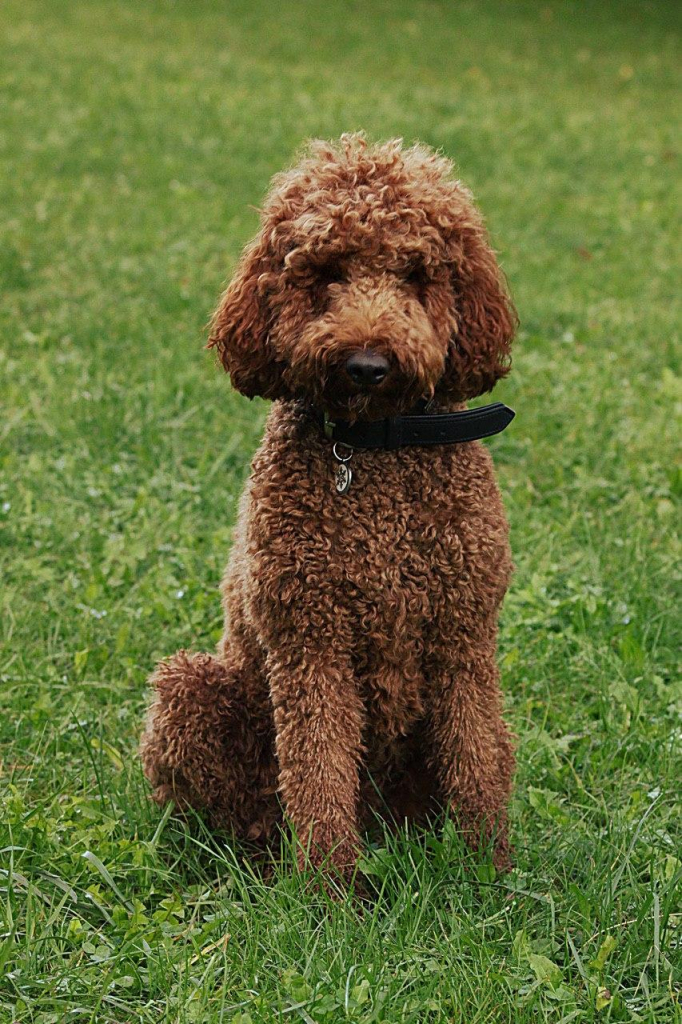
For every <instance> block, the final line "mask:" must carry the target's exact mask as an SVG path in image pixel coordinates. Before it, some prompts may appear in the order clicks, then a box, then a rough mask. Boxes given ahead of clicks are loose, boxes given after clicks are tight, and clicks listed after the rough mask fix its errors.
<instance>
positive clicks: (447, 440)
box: [322, 402, 515, 450]
mask: <svg viewBox="0 0 682 1024" xmlns="http://www.w3.org/2000/svg"><path fill="white" fill-rule="evenodd" d="M514 416H515V413H514V410H513V409H510V408H509V407H508V406H506V405H504V404H503V403H502V402H493V403H492V404H491V405H482V406H479V407H478V408H477V409H465V410H463V411H462V412H446V413H432V414H429V413H425V414H419V415H409V416H391V417H389V418H388V419H385V420H372V421H368V422H360V421H357V422H356V423H347V422H345V421H344V420H334V421H332V420H330V419H329V417H328V416H327V415H324V417H323V418H322V427H323V430H324V433H325V435H326V436H327V437H328V438H329V439H330V440H332V441H338V442H339V444H346V445H349V447H351V448H384V449H388V450H392V449H394V448H402V447H403V446H404V445H429V444H460V443H461V442H462V441H477V440H479V439H480V438H482V437H491V436H492V435H493V434H499V433H500V432H501V431H503V430H504V428H505V427H507V426H509V424H510V423H511V421H512V420H513V419H514Z"/></svg>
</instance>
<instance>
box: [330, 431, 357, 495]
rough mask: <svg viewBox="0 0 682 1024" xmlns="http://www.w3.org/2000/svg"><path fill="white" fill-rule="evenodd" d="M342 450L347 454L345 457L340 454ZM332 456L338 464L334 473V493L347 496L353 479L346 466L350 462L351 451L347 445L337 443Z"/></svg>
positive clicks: (349, 469)
mask: <svg viewBox="0 0 682 1024" xmlns="http://www.w3.org/2000/svg"><path fill="white" fill-rule="evenodd" d="M342 448H343V449H344V450H345V451H346V452H347V454H346V455H343V454H342V453H341V449H342ZM332 454H333V456H334V458H335V459H336V461H337V462H338V466H337V467H336V469H335V471H334V483H335V484H336V492H337V494H347V493H348V491H349V490H350V485H351V481H352V479H353V471H352V470H351V468H350V466H349V465H348V463H349V462H350V460H351V459H352V458H353V449H352V448H351V446H350V445H349V444H340V443H339V442H338V441H337V442H336V443H335V444H334V447H333V448H332Z"/></svg>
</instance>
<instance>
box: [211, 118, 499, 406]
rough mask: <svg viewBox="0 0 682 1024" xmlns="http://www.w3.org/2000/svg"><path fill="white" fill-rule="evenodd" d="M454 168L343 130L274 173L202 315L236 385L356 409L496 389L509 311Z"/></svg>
mask: <svg viewBox="0 0 682 1024" xmlns="http://www.w3.org/2000/svg"><path fill="white" fill-rule="evenodd" d="M451 172H452V168H451V165H450V164H449V163H448V161H446V160H444V159H443V158H441V157H438V156H436V155H435V154H433V153H431V152H430V151H429V150H426V149H425V148H422V147H413V148H412V149H408V150H403V149H402V148H401V146H400V143H399V142H390V143H386V144H384V145H381V146H376V147H369V146H368V145H367V144H366V143H365V141H364V139H363V138H362V137H359V136H344V137H342V139H341V141H340V142H339V143H338V144H336V145H330V144H327V143H313V144H312V146H311V152H310V155H309V156H307V157H306V158H305V159H304V160H303V161H302V162H301V163H300V164H299V165H298V166H297V167H296V168H295V169H294V170H292V171H288V172H286V173H284V174H281V175H278V176H276V177H275V179H274V181H273V185H272V188H271V191H270V193H269V196H268V198H267V201H266V203H265V206H264V210H263V222H262V227H261V230H260V233H259V234H258V236H257V237H256V238H255V239H254V241H253V242H252V243H251V245H250V246H249V247H247V249H246V250H245V252H244V254H243V256H242V259H241V262H240V264H239V266H238V268H237V271H236V273H235V276H234V278H233V280H232V282H231V284H230V286H229V287H228V289H227V291H226V292H225V294H224V296H223V298H222V301H221V304H220V306H219V308H218V310H217V312H216V314H215V317H214V319H213V323H212V329H211V340H210V344H211V345H212V346H215V347H216V348H217V350H218V353H219V355H220V357H221V359H222V362H223V365H224V366H225V369H226V370H227V371H228V372H229V373H230V376H231V378H232V382H233V384H234V386H235V387H236V388H237V389H238V390H240V391H242V392H243V393H244V394H246V395H249V396H253V395H257V394H258V395H262V396H264V397H266V398H297V397H301V398H305V399H307V400H309V401H310V402H311V403H312V404H313V405H314V406H316V407H317V408H318V409H323V410H326V411H327V412H329V413H331V414H333V415H336V416H341V417H344V418H346V419H350V420H354V419H376V418H379V417H381V416H386V415H391V414H395V413H397V412H402V411H407V410H409V409H410V408H412V407H413V406H414V404H415V402H416V401H417V400H418V399H419V398H421V397H426V398H431V397H432V396H434V395H436V397H438V398H440V399H445V400H454V401H461V400H465V399H467V398H471V397H473V396H475V395H478V394H481V393H482V392H484V391H488V390H490V389H491V388H492V387H493V385H494V383H495V381H496V380H497V379H498V378H499V377H501V376H502V375H504V373H506V372H507V369H508V356H509V348H510V345H511V340H512V336H513V333H514V327H515V322H516V321H515V314H514V310H513V307H512V305H511V302H510V300H509V299H508V297H507V295H506V293H505V291H504V287H503V285H502V282H501V278H500V273H499V270H498V267H497V263H496V261H495V257H494V254H493V252H492V250H491V249H490V246H489V243H488V240H487V236H486V233H485V229H484V227H483V225H482V222H481V219H480V217H479V215H478V213H477V212H476V210H475V208H474V207H473V205H472V201H471V197H470V195H469V193H468V192H467V190H466V189H465V188H464V187H463V186H462V185H461V184H460V183H459V182H456V181H454V180H453V179H452V176H451Z"/></svg>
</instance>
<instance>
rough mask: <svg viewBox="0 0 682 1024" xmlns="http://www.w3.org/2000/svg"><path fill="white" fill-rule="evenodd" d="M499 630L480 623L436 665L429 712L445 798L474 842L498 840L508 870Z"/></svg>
mask: <svg viewBox="0 0 682 1024" xmlns="http://www.w3.org/2000/svg"><path fill="white" fill-rule="evenodd" d="M495 634H496V626H495V623H494V622H487V623H481V624H480V628H479V629H478V630H477V631H476V633H475V635H474V634H473V633H470V634H469V635H468V636H466V637H460V638H459V642H456V643H455V644H453V645H452V649H451V652H450V653H449V654H448V655H447V656H445V657H443V656H442V653H441V656H440V657H439V658H438V660H437V661H435V662H434V663H433V664H432V665H431V666H430V671H429V676H430V682H431V684H432V704H431V714H430V718H431V740H432V750H433V754H434V757H435V763H436V769H437V772H438V776H439V780H440V784H441V788H442V792H443V796H444V799H445V801H446V803H447V804H448V806H449V807H450V809H451V810H452V812H453V813H454V814H455V815H456V817H457V819H458V821H459V823H460V825H461V826H462V828H463V830H464V834H465V836H466V838H467V840H468V841H469V843H470V844H471V845H472V846H474V847H477V846H479V844H480V842H481V840H483V841H485V840H487V839H490V840H492V841H493V844H494V847H493V859H494V862H495V864H496V866H497V867H498V868H501V869H505V868H507V867H509V843H508V839H507V802H508V800H509V795H510V792H511V784H512V775H513V771H514V752H513V747H512V742H511V737H510V734H509V730H508V729H507V726H506V723H505V722H504V719H503V717H502V695H501V693H500V687H499V671H498V668H497V664H496V661H495ZM444 649H445V648H444Z"/></svg>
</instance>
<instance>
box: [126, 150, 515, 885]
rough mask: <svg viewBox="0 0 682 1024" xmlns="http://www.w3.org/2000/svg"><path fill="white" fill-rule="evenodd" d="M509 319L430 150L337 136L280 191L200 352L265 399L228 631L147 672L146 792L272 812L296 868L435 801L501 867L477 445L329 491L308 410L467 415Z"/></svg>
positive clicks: (234, 819)
mask: <svg viewBox="0 0 682 1024" xmlns="http://www.w3.org/2000/svg"><path fill="white" fill-rule="evenodd" d="M515 326H516V316H515V313H514V309H513V306H512V304H511V302H510V299H509V298H508V296H507V294H506V292H505V289H504V286H503V283H502V280H501V275H500V271H499V269H498V266H497V263H496V260H495V257H494V255H493V252H492V250H491V248H490V245H489V242H488V239H487V235H486V232H485V229H484V227H483V224H482V221H481V218H480V216H479V214H478V213H477V212H476V210H475V208H474V206H473V204H472V199H471V195H470V194H469V192H468V191H467V190H466V188H464V187H463V186H462V184H461V183H460V182H458V181H455V180H454V179H453V176H452V167H451V165H450V163H449V162H448V161H447V160H446V159H444V158H442V157H440V156H438V155H436V154H434V153H433V152H431V151H430V150H428V149H427V148H426V147H422V146H414V147H412V148H409V149H404V148H403V147H402V145H401V143H400V141H391V142H388V143H385V144H382V145H377V146H370V145H369V144H368V143H367V142H366V141H365V140H364V138H363V137H362V136H361V135H347V136H343V137H342V138H341V140H340V141H339V142H338V143H333V144H332V143H326V142H314V143H312V144H311V145H310V148H309V150H308V151H307V153H306V155H305V156H304V157H303V159H302V160H301V162H300V163H299V164H298V165H297V166H296V167H295V168H294V169H293V170H289V171H286V172H284V173H282V174H280V175H278V176H276V177H275V179H274V181H273V184H272V187H271V190H270V192H269V195H268V197H267V199H266V202H265V204H264V208H263V211H262V226H261V229H260V231H259V233H258V235H257V236H256V238H255V239H254V240H253V241H252V242H251V244H250V245H249V246H248V247H247V249H246V250H245V252H244V254H243V255H242V258H241V261H240V263H239V265H238V267H237V270H236V272H235V275H234V277H233V279H232V282H231V284H230V285H229V287H228V289H227V291H226V292H225V294H224V295H223V297H222V300H221V303H220V306H219V308H218V310H217V312H216V314H215V316H214V319H213V323H212V330H211V339H210V344H211V346H213V347H215V348H216V350H217V352H218V354H219V356H220V359H221V360H222V363H223V365H224V367H225V369H226V370H227V371H228V373H229V374H230V376H231V378H232V383H233V385H234V386H235V388H237V389H238V390H239V391H241V392H242V393H243V394H245V395H248V396H249V397H251V396H254V395H261V396H264V397H266V398H269V399H273V400H275V401H274V404H273V406H272V409H271V411H270V414H269V417H268V421H267V426H266V429H265V437H264V439H263V443H262V444H261V446H260V448H259V450H258V452H257V454H256V456H255V458H254V461H253V467H252V474H251V477H250V480H249V483H248V485H247V487H246V489H245V492H244V494H243V496H242V500H241V505H240V511H239V518H238V524H237V527H236V532H235V541H234V547H233V550H232V554H231V558H230V562H229V565H228V568H227V572H226V574H225V578H224V582H223V585H222V592H223V603H224V610H225V631H224V636H223V639H222V640H221V642H220V644H219V646H218V650H217V652H216V654H213V655H212V654H191V653H188V652H186V651H180V652H179V653H178V654H176V655H175V656H174V657H172V658H170V659H169V660H167V661H164V662H162V663H161V664H160V665H159V666H158V667H157V669H156V672H155V674H154V676H153V678H152V682H153V686H154V688H155V696H154V699H153V702H152V705H151V709H150V711H149V717H148V721H147V726H146V732H145V734H144V736H143V739H142V760H143V764H144V769H145V772H146V774H147V776H148V778H149V780H150V781H151V784H152V786H153V788H154V796H155V799H156V800H157V801H159V802H160V803H161V802H164V801H169V800H173V801H175V802H176V804H177V805H178V806H179V807H182V806H183V805H187V804H189V805H191V806H193V807H195V808H200V809H202V810H204V811H205V813H206V814H207V816H208V818H209V821H210V822H211V823H212V824H213V825H214V826H217V827H221V828H228V829H229V830H231V831H233V832H234V833H235V834H236V835H238V836H241V837H244V838H248V839H252V840H267V839H268V837H271V836H273V835H275V834H276V833H277V826H278V824H280V823H281V822H282V821H283V820H284V817H285V816H286V818H288V820H289V821H290V823H291V824H292V826H293V828H294V829H295V832H296V834H297V836H298V838H299V841H300V844H301V854H300V856H301V863H302V864H304V863H307V862H308V861H310V862H312V864H313V865H314V866H321V865H325V864H326V865H328V866H330V867H331V868H332V869H333V870H335V871H338V872H340V873H341V874H343V875H346V876H347V875H348V874H349V873H350V872H351V871H352V869H353V865H354V864H355V862H356V858H357V855H358V851H359V850H360V848H361V840H360V835H361V832H362V829H363V827H364V826H365V825H366V824H368V822H369V820H370V819H371V818H372V817H374V816H375V812H377V811H379V812H380V813H384V814H385V815H386V817H387V818H388V819H389V820H394V821H395V820H397V821H402V820H404V819H405V818H408V819H411V820H414V819H417V820H424V819H425V818H427V817H428V816H429V815H430V813H431V812H433V811H434V809H435V810H437V809H438V808H439V807H446V808H449V809H451V811H452V813H453V814H454V815H455V816H456V819H457V821H458V822H459V824H460V825H461V827H462V829H463V831H464V832H465V834H466V835H467V837H468V838H469V840H470V842H471V843H472V844H473V845H474V846H475V845H476V844H477V843H479V842H480V841H481V839H486V840H491V841H492V842H493V843H494V855H495V861H496V863H497V865H498V866H500V867H504V866H505V865H506V864H507V862H508V843H507V832H506V805H507V801H508V798H509V793H510V787H511V778H512V773H513V768H514V756H513V751H512V744H511V741H510V734H509V732H508V730H507V727H506V725H505V724H504V721H503V718H502V708H501V695H500V690H499V677H498V669H497V666H496V663H495V649H496V633H497V615H498V609H499V607H500V602H501V601H502V598H503V596H504V593H505V590H506V588H507V584H508V581H509V577H510V572H511V560H510V553H509V546H508V538H507V534H508V529H507V524H506V520H505V516H504V512H503V508H502V504H501V500H500V496H499V493H498V490H497V487H496V484H495V480H494V475H493V466H492V461H491V458H490V455H489V454H488V451H487V450H486V449H485V447H484V446H482V445H481V444H479V443H478V442H477V441H473V442H467V443H462V444H443V445H433V446H430V447H419V446H411V447H400V448H397V449H395V450H386V449H377V450H360V449H357V450H355V452H354V453H353V459H352V474H353V476H352V484H351V486H350V489H349V490H348V491H347V493H342V494H339V493H338V492H337V489H336V488H335V485H334V481H335V476H334V473H335V469H338V463H337V462H335V458H334V454H333V452H332V447H333V442H332V441H330V440H329V439H328V437H327V436H325V433H324V430H323V428H322V426H321V424H320V415H321V414H322V413H326V414H327V416H328V417H342V418H343V419H344V420H345V421H347V422H350V423H351V424H353V423H356V424H357V423H358V422H360V423H361V424H362V423H366V422H367V421H375V420H378V419H380V418H382V417H388V416H394V415H396V414H397V413H409V412H410V410H413V409H414V407H415V404H416V403H418V401H419V400H427V399H429V400H430V406H429V414H430V413H431V411H438V412H444V411H446V412H451V411H454V410H458V409H463V408H464V403H465V402H466V400H467V399H470V398H473V397H475V396H476V395H480V394H482V393H483V392H485V391H489V390H490V389H491V388H492V387H493V385H494V384H495V382H496V381H497V380H498V379H499V378H500V377H501V376H503V375H504V374H505V373H506V372H507V370H508V365H509V350H510V344H511V340H512V336H513V333H514V329H515ZM337 450H338V449H337ZM345 451H346V450H345V449H341V455H344V453H345Z"/></svg>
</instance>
